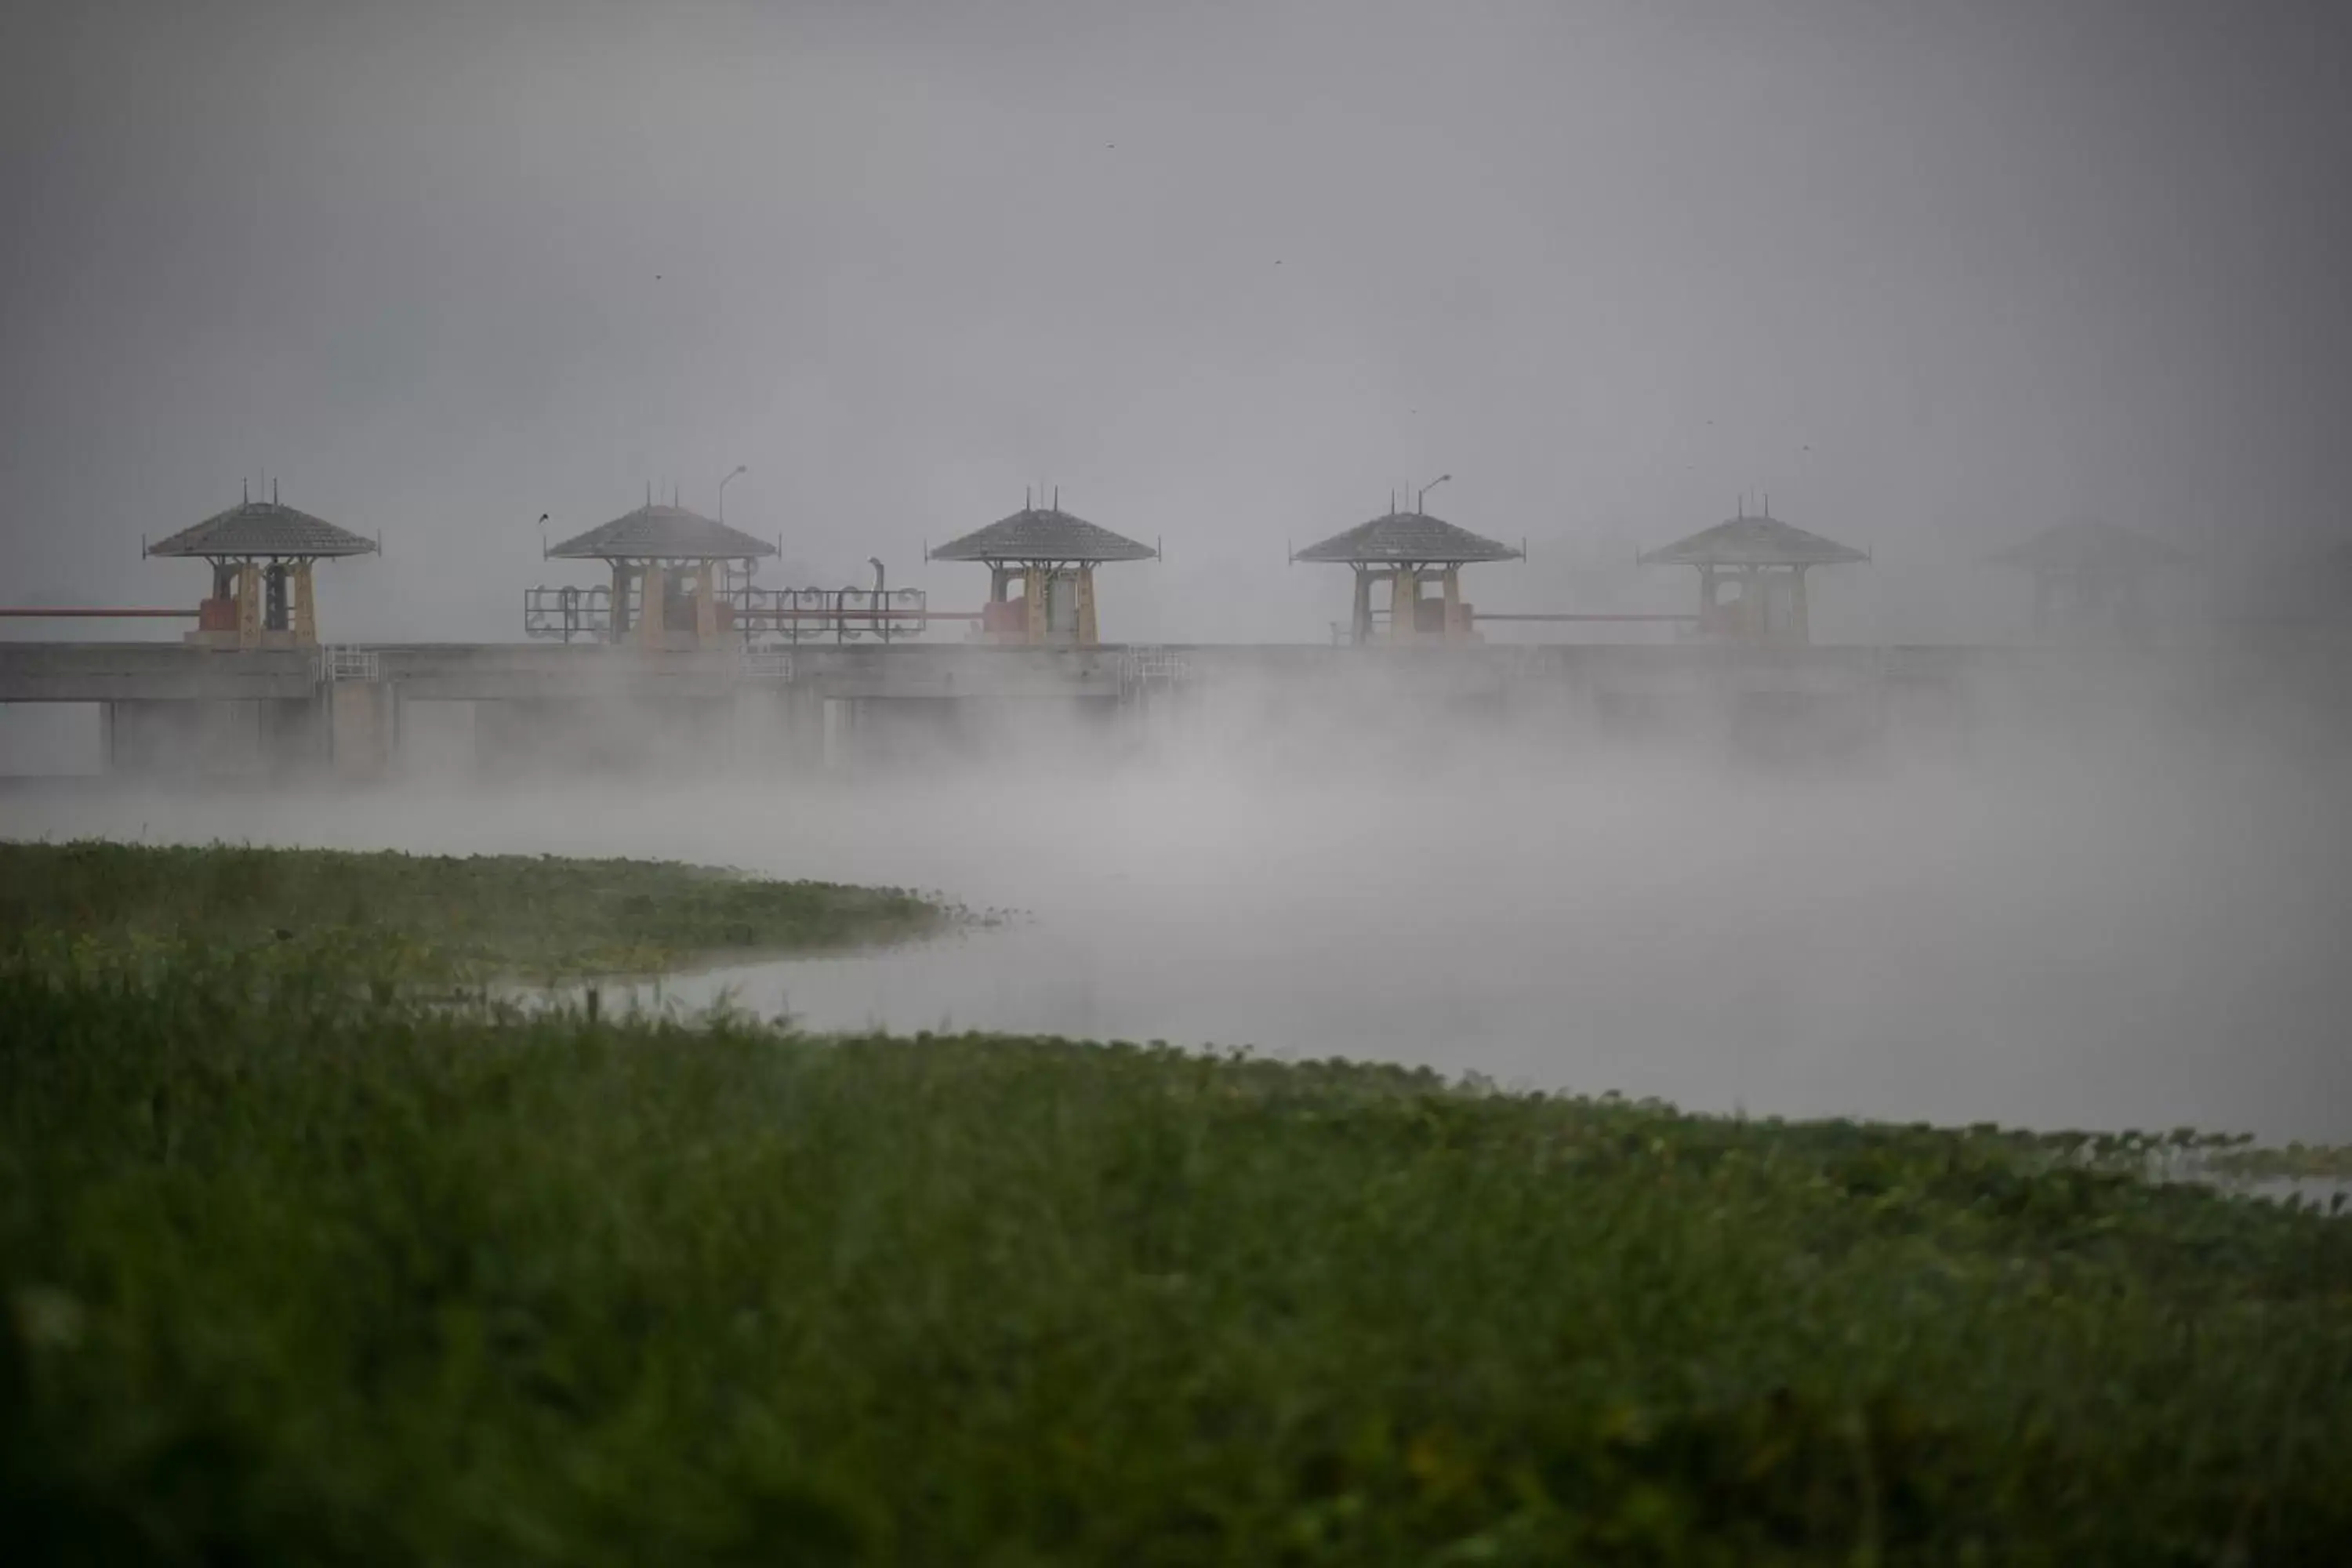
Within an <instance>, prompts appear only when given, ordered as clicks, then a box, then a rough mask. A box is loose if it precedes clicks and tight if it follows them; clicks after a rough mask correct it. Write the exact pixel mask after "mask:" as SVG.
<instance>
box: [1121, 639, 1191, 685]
mask: <svg viewBox="0 0 2352 1568" xmlns="http://www.w3.org/2000/svg"><path fill="white" fill-rule="evenodd" d="M1190 679H1192V664H1191V663H1190V662H1189V661H1187V660H1186V658H1184V656H1183V655H1182V654H1178V653H1170V652H1169V651H1168V650H1167V649H1166V648H1164V647H1129V648H1123V649H1121V650H1120V652H1119V656H1118V689H1119V695H1120V696H1122V697H1130V696H1133V695H1135V694H1137V693H1139V692H1143V691H1149V690H1151V689H1154V688H1159V689H1163V690H1164V689H1168V688H1171V687H1175V686H1181V685H1182V684H1183V683H1184V682H1186V681H1188V680H1190Z"/></svg>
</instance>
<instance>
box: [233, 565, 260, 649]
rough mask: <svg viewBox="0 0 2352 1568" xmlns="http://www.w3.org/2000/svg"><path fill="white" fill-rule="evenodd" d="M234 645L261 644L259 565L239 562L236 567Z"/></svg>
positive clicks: (251, 645) (254, 645) (252, 645)
mask: <svg viewBox="0 0 2352 1568" xmlns="http://www.w3.org/2000/svg"><path fill="white" fill-rule="evenodd" d="M236 646H237V647H241V648H244V647H260V646H261V567H260V565H259V564H258V563H256V562H251V561H245V562H240V563H238V564H237V568H236Z"/></svg>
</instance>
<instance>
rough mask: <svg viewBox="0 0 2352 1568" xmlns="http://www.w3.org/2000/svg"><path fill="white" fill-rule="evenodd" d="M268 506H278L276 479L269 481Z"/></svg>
mask: <svg viewBox="0 0 2352 1568" xmlns="http://www.w3.org/2000/svg"><path fill="white" fill-rule="evenodd" d="M269 504H270V505H271V506H276V505H277V504H278V481H277V480H276V479H272V480H270V481H269Z"/></svg>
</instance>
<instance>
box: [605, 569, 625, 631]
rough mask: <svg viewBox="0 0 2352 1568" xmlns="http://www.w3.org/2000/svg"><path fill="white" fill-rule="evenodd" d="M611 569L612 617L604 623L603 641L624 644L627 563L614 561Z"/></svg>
mask: <svg viewBox="0 0 2352 1568" xmlns="http://www.w3.org/2000/svg"><path fill="white" fill-rule="evenodd" d="M612 567H613V615H612V618H611V619H610V620H609V621H607V622H606V623H605V631H604V640H605V641H607V642H625V641H626V640H627V639H628V636H629V563H627V562H625V561H615V562H614V563H612Z"/></svg>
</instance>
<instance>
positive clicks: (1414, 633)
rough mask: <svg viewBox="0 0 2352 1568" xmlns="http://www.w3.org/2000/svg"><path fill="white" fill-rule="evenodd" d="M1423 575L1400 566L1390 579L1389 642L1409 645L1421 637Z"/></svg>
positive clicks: (1408, 567)
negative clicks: (1419, 620)
mask: <svg viewBox="0 0 2352 1568" xmlns="http://www.w3.org/2000/svg"><path fill="white" fill-rule="evenodd" d="M1420 603H1421V574H1419V573H1417V572H1415V571H1414V570H1413V569H1412V567H1410V566H1400V567H1398V568H1397V569H1396V571H1395V572H1394V573H1393V574H1391V575H1390V577H1389V641H1391V642H1398V643H1409V642H1411V641H1412V640H1413V639H1414V638H1415V637H1418V636H1420V635H1421V627H1420V626H1419V624H1418V616H1419V615H1420V611H1419V610H1418V609H1417V608H1416V606H1417V605H1419V604H1420Z"/></svg>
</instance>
